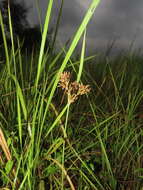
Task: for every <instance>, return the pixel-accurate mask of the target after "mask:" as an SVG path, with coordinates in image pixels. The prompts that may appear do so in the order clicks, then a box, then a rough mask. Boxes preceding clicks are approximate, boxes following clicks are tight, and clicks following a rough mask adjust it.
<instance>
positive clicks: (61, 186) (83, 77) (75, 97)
mask: <svg viewBox="0 0 143 190" xmlns="http://www.w3.org/2000/svg"><path fill="white" fill-rule="evenodd" d="M98 3H99V1H98V0H93V1H92V3H91V5H90V7H89V10H88V11H87V13H86V15H85V17H84V19H83V22H82V23H81V25H80V27H79V29H78V30H77V33H76V34H75V37H74V38H73V40H72V42H71V44H70V45H69V48H67V47H66V46H64V47H62V48H61V50H59V52H55V51H54V50H55V49H54V47H55V45H56V44H55V42H56V35H57V31H58V26H59V20H58V21H57V25H56V28H55V33H54V34H53V38H52V39H51V41H50V43H51V46H50V48H49V46H46V42H47V33H48V30H49V20H50V16H51V10H52V6H53V1H52V0H50V1H49V4H48V9H47V15H46V18H45V25H44V27H43V28H40V31H42V33H40V34H41V39H40V40H39V42H38V45H37V46H36V47H35V46H34V47H33V44H32V46H31V47H30V48H29V47H28V45H27V44H26V43H27V42H26V43H25V47H24V48H23V44H24V41H23V40H24V38H23V34H22V37H21V35H20V34H19V33H18V32H19V30H18V31H16V30H14V28H15V27H16V26H15V27H14V25H13V23H14V21H13V19H12V18H13V17H12V12H11V8H10V6H12V5H9V6H7V8H6V10H7V22H5V20H4V19H5V18H6V17H3V14H2V12H1V14H0V24H1V46H0V151H1V152H0V189H3V190H4V189H7V190H10V189H13V190H16V189H20V190H36V189H37V190H48V189H49V190H70V189H71V190H96V189H97V190H105V189H106V190H127V189H128V190H129V189H130V190H141V189H142V188H143V185H142V184H143V144H142V142H143V114H142V113H143V64H142V63H143V57H142V55H139V54H136V53H135V52H127V53H124V54H120V55H118V56H116V57H114V58H109V57H107V55H100V56H101V57H99V56H98V55H96V54H95V55H93V56H88V57H85V42H86V27H87V24H88V22H89V21H90V19H91V17H92V15H93V13H94V10H95V9H96V7H97V5H98ZM7 5H8V4H7ZM61 10H62V5H61V7H60V10H59V17H60V11H61ZM59 17H58V19H60V18H59ZM5 24H7V26H8V28H6V27H5ZM7 30H8V31H7ZM23 31H24V32H25V31H26V32H27V33H26V38H27V39H29V33H28V29H24V30H23ZM29 31H30V30H29ZM32 31H33V30H32V29H31V32H30V34H31V35H32ZM7 32H8V33H7ZM24 32H23V33H24ZM7 34H8V35H7ZM37 34H39V32H37ZM81 38H82V47H81V55H80V56H75V54H74V49H75V47H76V46H77V44H78V41H79V40H80V39H81ZM27 52H28V53H27ZM29 52H30V53H29ZM95 63H96V64H95Z"/></svg>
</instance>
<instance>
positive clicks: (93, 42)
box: [27, 0, 143, 51]
mask: <svg viewBox="0 0 143 190" xmlns="http://www.w3.org/2000/svg"><path fill="white" fill-rule="evenodd" d="M35 2H36V1H35V0H29V1H28V3H27V5H28V6H31V7H32V8H31V11H30V13H29V17H28V18H29V20H30V22H31V23H32V24H37V23H38V16H37V10H36V6H35ZM54 2H55V5H54V8H53V17H52V23H53V25H54V24H55V22H56V18H57V14H58V10H59V5H60V4H59V1H54ZM64 2H65V3H64V9H63V15H62V20H61V24H60V30H59V35H58V39H59V40H61V41H62V42H63V43H64V42H66V41H67V40H68V39H69V38H70V37H71V36H72V35H73V34H74V32H75V31H76V30H77V28H78V26H79V25H80V23H81V21H82V19H83V17H84V15H85V13H86V11H87V9H88V7H89V4H90V3H91V2H92V1H91V0H90V1H89V0H84V1H83V0H72V1H71V0H65V1H64ZM39 5H40V9H41V18H42V22H43V23H44V18H45V12H46V9H47V5H48V1H47V0H41V1H39ZM142 8H143V1H142V0H138V1H135V0H120V1H119V0H110V1H107V0H101V2H100V5H99V6H98V8H97V10H96V11H95V14H94V16H93V18H92V19H91V21H90V23H89V25H88V30H87V31H88V33H87V47H89V48H88V49H91V50H92V51H93V50H95V49H97V48H106V47H107V44H108V43H110V42H111V41H112V40H116V44H115V46H116V48H128V47H129V45H130V44H131V42H132V41H133V40H135V44H134V45H135V47H136V48H138V47H143V45H142V44H143V43H142V42H143V12H142Z"/></svg>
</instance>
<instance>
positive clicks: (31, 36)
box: [0, 0, 49, 50]
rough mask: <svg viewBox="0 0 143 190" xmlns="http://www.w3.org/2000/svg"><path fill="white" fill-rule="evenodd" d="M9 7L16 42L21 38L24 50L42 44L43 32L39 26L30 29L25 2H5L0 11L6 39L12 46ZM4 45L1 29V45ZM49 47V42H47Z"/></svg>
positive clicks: (8, 0)
mask: <svg viewBox="0 0 143 190" xmlns="http://www.w3.org/2000/svg"><path fill="white" fill-rule="evenodd" d="M8 5H9V7H10V14H11V22H12V29H13V36H14V40H15V42H16V41H17V38H19V40H20V42H22V44H23V45H22V49H28V50H32V49H33V48H34V47H36V46H38V45H39V44H40V42H41V38H42V35H41V31H40V27H39V26H34V27H30V25H29V22H28V20H27V13H28V8H27V7H26V6H25V4H24V2H18V1H16V0H12V1H10V0H3V1H1V2H0V11H1V14H2V18H3V23H4V29H5V35H6V39H7V41H8V44H9V45H10V43H11V40H10V30H9V17H8ZM47 39H48V38H47ZM2 43H3V38H2V31H1V29H0V44H2ZM47 44H48V45H49V41H48V40H47Z"/></svg>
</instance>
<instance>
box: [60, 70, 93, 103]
mask: <svg viewBox="0 0 143 190" xmlns="http://www.w3.org/2000/svg"><path fill="white" fill-rule="evenodd" d="M70 80H71V73H70V72H63V73H61V75H60V79H59V84H58V87H60V88H62V90H64V91H65V94H66V95H67V98H68V104H71V103H73V102H75V101H76V100H77V99H78V97H79V96H81V95H83V94H87V93H88V92H90V90H91V89H90V87H89V85H83V84H80V83H79V82H77V81H74V82H71V81H70Z"/></svg>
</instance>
